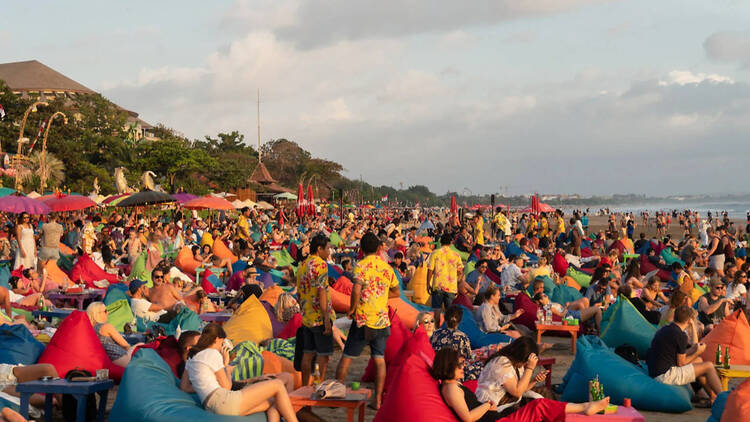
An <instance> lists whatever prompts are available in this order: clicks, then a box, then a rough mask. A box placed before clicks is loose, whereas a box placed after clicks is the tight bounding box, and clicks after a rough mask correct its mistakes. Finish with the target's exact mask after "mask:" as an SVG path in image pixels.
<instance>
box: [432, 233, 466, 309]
mask: <svg viewBox="0 0 750 422" xmlns="http://www.w3.org/2000/svg"><path fill="white" fill-rule="evenodd" d="M451 241H453V236H452V235H451V234H450V233H443V235H442V236H441V237H440V245H441V248H440V249H438V250H436V251H434V252H433V253H432V255H430V258H429V262H428V264H427V290H428V291H429V292H430V293H431V295H432V310H433V311H434V312H435V321H440V314H441V313H442V311H443V307H445V308H446V309H448V307H449V306H451V304H452V303H453V299H455V298H456V294H457V293H458V280H459V279H460V278H462V276H463V272H464V265H463V262H461V257H460V256H458V254H457V253H456V252H454V251H452V250H451V248H450V244H451Z"/></svg>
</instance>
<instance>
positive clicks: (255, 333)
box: [224, 296, 273, 344]
mask: <svg viewBox="0 0 750 422" xmlns="http://www.w3.org/2000/svg"><path fill="white" fill-rule="evenodd" d="M224 331H226V333H227V337H229V339H230V340H232V342H234V344H240V343H242V342H243V341H247V340H250V341H252V342H253V343H256V344H260V343H261V342H262V341H263V340H267V339H269V338H273V329H272V328H271V320H270V319H269V318H268V312H266V308H264V307H263V305H262V304H261V303H260V301H259V300H258V298H257V297H255V296H250V297H249V298H247V300H245V301H244V302H243V303H242V305H240V307H239V309H237V311H235V312H234V315H232V317H231V318H229V320H228V321H227V322H226V323H224Z"/></svg>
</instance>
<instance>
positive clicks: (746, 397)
mask: <svg viewBox="0 0 750 422" xmlns="http://www.w3.org/2000/svg"><path fill="white" fill-rule="evenodd" d="M743 415H745V416H743ZM748 415H750V379H747V380H745V381H744V382H743V383H742V384H740V385H739V386H737V388H735V389H734V390H732V392H731V393H729V397H727V402H726V404H725V405H724V413H723V414H722V415H721V422H733V421H746V420H747V417H748Z"/></svg>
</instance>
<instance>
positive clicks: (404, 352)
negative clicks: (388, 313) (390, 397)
mask: <svg viewBox="0 0 750 422" xmlns="http://www.w3.org/2000/svg"><path fill="white" fill-rule="evenodd" d="M412 355H416V356H422V357H424V358H425V359H426V360H427V362H432V360H433V359H434V358H435V350H434V349H433V348H432V344H431V343H430V338H429V337H427V332H426V331H425V330H424V328H423V327H419V328H417V329H416V330H414V334H412V335H411V336H410V337H409V338H408V339H407V340H406V342H405V343H404V345H403V346H402V347H401V350H399V351H398V354H397V355H396V357H395V358H394V359H393V360H392V361H391V364H390V366H389V367H388V370H387V371H386V373H385V387H386V388H387V387H388V386H389V385H390V384H391V382H393V380H394V379H395V378H396V375H398V373H399V371H401V367H402V366H404V362H406V359H408V358H409V356H412Z"/></svg>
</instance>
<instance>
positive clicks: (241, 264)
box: [232, 259, 247, 273]
mask: <svg viewBox="0 0 750 422" xmlns="http://www.w3.org/2000/svg"><path fill="white" fill-rule="evenodd" d="M245 268H247V262H245V261H243V260H241V259H238V260H236V261H234V263H233V264H232V273H236V272H237V271H242V270H244V269H245Z"/></svg>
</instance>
